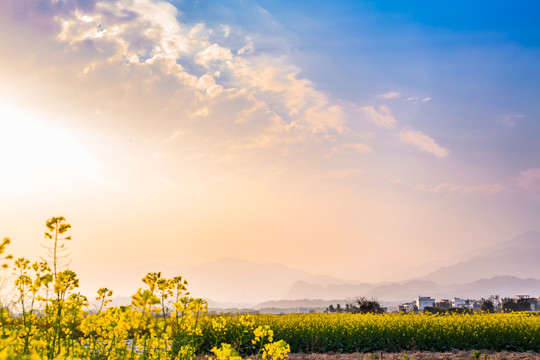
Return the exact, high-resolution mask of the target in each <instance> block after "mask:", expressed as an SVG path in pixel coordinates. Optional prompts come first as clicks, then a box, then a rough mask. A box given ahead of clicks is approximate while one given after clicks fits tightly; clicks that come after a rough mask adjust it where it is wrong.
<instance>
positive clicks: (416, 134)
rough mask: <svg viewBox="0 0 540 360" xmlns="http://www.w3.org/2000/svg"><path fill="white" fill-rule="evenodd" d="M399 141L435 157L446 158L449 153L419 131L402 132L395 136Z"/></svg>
mask: <svg viewBox="0 0 540 360" xmlns="http://www.w3.org/2000/svg"><path fill="white" fill-rule="evenodd" d="M397 136H398V138H399V140H400V141H401V142H402V143H404V144H411V145H414V146H416V147H417V148H419V149H420V150H422V151H425V152H428V153H430V154H432V155H435V156H436V157H446V156H448V154H449V153H450V151H449V150H448V149H446V148H443V147H441V146H439V145H438V144H437V143H436V142H435V140H433V139H432V138H430V137H429V136H427V135H424V134H422V133H421V132H420V131H411V130H409V131H403V132H401V133H399V134H397Z"/></svg>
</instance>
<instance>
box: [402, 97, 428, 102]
mask: <svg viewBox="0 0 540 360" xmlns="http://www.w3.org/2000/svg"><path fill="white" fill-rule="evenodd" d="M403 101H405V102H411V101H412V102H418V101H420V102H423V103H427V102H428V101H431V98H430V97H429V96H427V97H423V98H421V97H420V96H411V97H408V98H406V99H405V100H403Z"/></svg>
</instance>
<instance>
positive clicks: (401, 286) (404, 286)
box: [364, 280, 445, 301]
mask: <svg viewBox="0 0 540 360" xmlns="http://www.w3.org/2000/svg"><path fill="white" fill-rule="evenodd" d="M442 294H445V288H444V286H441V285H439V284H436V283H434V282H432V281H422V280H410V281H405V282H402V283H391V284H383V285H378V286H375V287H373V288H372V289H371V290H369V291H368V292H366V293H365V294H364V296H367V297H370V298H371V297H372V298H376V299H379V300H385V301H406V300H407V299H409V300H412V299H416V298H417V297H418V296H419V295H422V296H423V295H432V296H441V295H442Z"/></svg>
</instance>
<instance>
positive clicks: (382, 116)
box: [360, 105, 396, 129]
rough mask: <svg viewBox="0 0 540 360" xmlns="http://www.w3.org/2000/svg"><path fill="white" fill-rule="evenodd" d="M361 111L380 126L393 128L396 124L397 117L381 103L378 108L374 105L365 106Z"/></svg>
mask: <svg viewBox="0 0 540 360" xmlns="http://www.w3.org/2000/svg"><path fill="white" fill-rule="evenodd" d="M360 111H361V112H362V114H363V115H364V117H365V118H366V119H367V120H368V121H370V122H372V123H374V124H375V125H377V126H379V127H382V128H386V129H393V128H394V127H395V126H396V119H394V117H393V116H392V115H391V114H390V109H389V108H388V107H387V106H384V105H381V106H379V107H378V108H377V109H375V107H373V106H364V107H362V108H360Z"/></svg>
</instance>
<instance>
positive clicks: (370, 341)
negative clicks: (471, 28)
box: [0, 218, 540, 360]
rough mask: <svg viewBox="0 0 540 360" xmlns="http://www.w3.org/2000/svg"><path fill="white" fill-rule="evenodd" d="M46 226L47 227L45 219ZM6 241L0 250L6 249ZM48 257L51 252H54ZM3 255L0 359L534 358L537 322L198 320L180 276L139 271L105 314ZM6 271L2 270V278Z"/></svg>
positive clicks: (65, 273) (336, 317)
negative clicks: (484, 353)
mask: <svg viewBox="0 0 540 360" xmlns="http://www.w3.org/2000/svg"><path fill="white" fill-rule="evenodd" d="M53 220H54V221H56V222H54V221H53ZM63 220H64V219H63V218H53V219H51V220H49V221H48V222H47V226H48V227H49V229H50V230H51V233H50V234H52V235H51V237H50V238H51V239H53V240H55V247H56V246H57V241H58V235H59V234H63V233H64V232H66V231H67V229H69V227H67V226H66V225H67V224H64V223H63ZM7 245H9V239H7V238H6V239H4V241H3V242H2V243H1V244H0V254H3V253H4V252H5V251H6V247H7ZM53 254H54V256H56V249H55V251H54V253H53ZM1 256H3V261H4V262H5V264H2V267H4V268H8V267H10V266H12V269H13V274H14V277H13V279H14V283H13V286H14V289H15V297H14V299H13V301H12V302H11V303H10V304H9V306H2V307H0V360H12V359H23V360H25V359H27V360H43V359H48V360H64V359H65V360H68V359H72V360H75V359H110V360H117V359H118V360H120V359H163V360H167V359H179V360H188V359H194V358H196V357H199V356H202V355H210V356H211V357H213V358H215V359H217V360H222V359H234V360H239V359H241V357H243V358H247V357H251V358H256V359H263V360H267V359H268V360H270V359H272V360H282V359H285V358H287V357H288V354H289V353H291V352H293V353H330V352H333V353H354V352H363V353H366V352H377V351H386V352H397V351H403V350H410V351H448V350H450V349H461V350H468V349H485V350H491V351H533V352H540V316H537V315H535V314H532V313H507V314H475V315H443V316H439V315H400V314H378V315H375V314H364V315H360V314H350V313H342V314H339V313H334V314H292V315H284V316H278V315H239V314H221V315H211V314H209V313H208V309H207V304H206V302H205V301H204V300H202V299H195V298H192V297H190V296H189V293H188V291H187V282H186V281H185V280H184V279H183V278H182V277H179V276H178V277H174V278H171V279H167V278H163V277H162V276H161V274H160V273H149V274H147V275H146V276H145V277H144V278H143V279H142V282H143V283H144V286H143V287H142V288H140V289H139V290H138V291H137V292H136V293H135V294H134V295H133V296H132V303H131V305H129V306H120V307H110V306H108V305H109V303H110V299H111V297H112V295H113V292H112V291H111V290H109V289H107V288H102V289H99V290H98V293H97V296H96V297H95V301H96V302H97V304H98V306H97V308H96V309H95V310H94V311H89V300H88V298H87V297H86V296H84V295H83V294H81V293H79V292H77V289H78V287H79V280H78V278H77V274H75V273H74V272H73V271H71V270H60V266H59V262H58V259H57V258H56V257H54V258H53V261H51V263H52V266H51V265H49V263H48V262H45V261H41V262H33V263H32V262H30V261H29V260H28V259H25V258H19V259H16V260H15V261H14V262H13V265H11V261H12V259H11V256H9V255H8V256H5V255H1ZM5 271H8V270H5Z"/></svg>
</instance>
